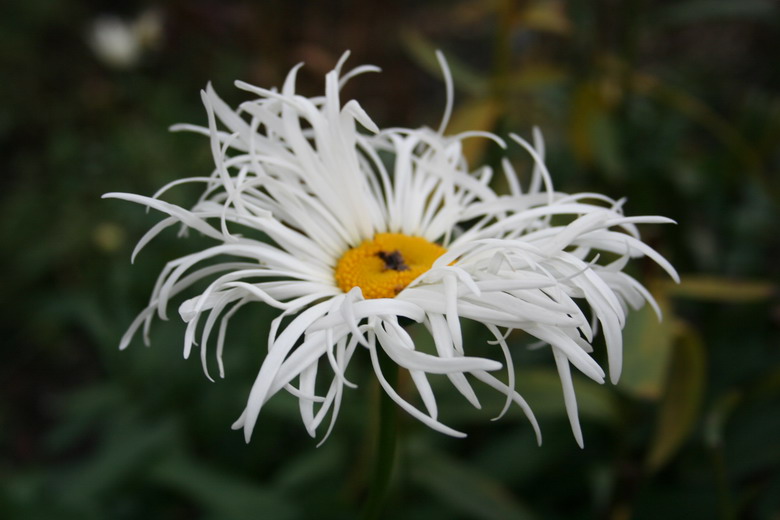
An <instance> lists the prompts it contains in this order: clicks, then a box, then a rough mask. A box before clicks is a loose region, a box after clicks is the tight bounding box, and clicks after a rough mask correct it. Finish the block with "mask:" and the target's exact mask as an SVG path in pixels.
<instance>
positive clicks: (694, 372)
mask: <svg viewBox="0 0 780 520" xmlns="http://www.w3.org/2000/svg"><path fill="white" fill-rule="evenodd" d="M704 383H705V355H704V347H703V345H702V342H701V338H700V337H699V335H698V333H697V332H696V331H695V330H693V329H690V328H687V327H686V328H683V329H682V334H681V336H680V339H679V341H677V342H676V344H675V348H674V349H673V352H672V359H671V363H670V366H669V375H668V378H667V380H666V388H665V391H664V395H663V398H662V399H661V403H660V408H659V413H658V423H657V426H656V431H655V435H654V437H653V441H652V444H651V446H650V450H649V451H648V454H647V459H646V465H647V467H648V468H649V469H650V470H651V471H657V470H658V469H660V468H662V467H663V466H664V465H665V464H666V463H667V462H668V461H669V460H670V459H671V458H672V456H674V454H675V453H676V452H677V450H679V448H680V446H681V445H682V444H683V442H684V441H685V439H687V438H688V436H689V435H690V433H691V431H692V430H693V427H694V425H695V424H696V421H697V419H698V417H699V411H700V407H701V400H702V394H703V392H704Z"/></svg>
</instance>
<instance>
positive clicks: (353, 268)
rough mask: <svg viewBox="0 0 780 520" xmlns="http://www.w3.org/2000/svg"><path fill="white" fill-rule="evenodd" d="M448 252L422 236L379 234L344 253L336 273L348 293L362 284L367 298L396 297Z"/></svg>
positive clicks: (361, 286) (339, 283)
mask: <svg viewBox="0 0 780 520" xmlns="http://www.w3.org/2000/svg"><path fill="white" fill-rule="evenodd" d="M446 252H447V250H446V249H444V248H443V247H441V246H440V245H437V244H433V243H431V242H428V241H427V240H425V239H424V238H422V237H410V236H407V235H403V234H401V233H378V234H377V235H375V236H374V238H373V240H365V241H363V243H362V244H360V245H359V246H357V247H353V248H352V249H350V250H349V251H347V252H346V253H344V256H342V257H341V258H340V259H339V261H338V264H336V271H335V273H334V275H335V277H336V283H337V284H338V286H339V287H340V288H341V290H342V291H344V292H348V291H349V290H350V289H352V288H353V287H360V288H361V289H362V291H363V297H364V298H393V297H395V296H396V295H397V294H398V293H399V292H401V291H403V290H404V288H406V286H407V285H409V284H410V283H412V281H413V280H414V279H415V278H417V277H418V276H420V275H421V274H423V273H424V272H425V271H427V270H428V269H430V268H431V266H432V265H433V262H434V261H435V260H436V259H437V258H439V257H440V256H441V255H443V254H444V253H446Z"/></svg>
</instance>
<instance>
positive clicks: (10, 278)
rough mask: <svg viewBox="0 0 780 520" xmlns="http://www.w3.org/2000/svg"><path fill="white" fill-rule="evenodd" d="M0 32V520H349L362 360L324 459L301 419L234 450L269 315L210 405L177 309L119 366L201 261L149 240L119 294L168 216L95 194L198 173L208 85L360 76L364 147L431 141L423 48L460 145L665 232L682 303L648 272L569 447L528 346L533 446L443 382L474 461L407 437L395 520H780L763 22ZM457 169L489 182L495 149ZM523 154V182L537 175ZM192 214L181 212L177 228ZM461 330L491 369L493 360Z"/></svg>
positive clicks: (350, 8) (773, 101)
mask: <svg viewBox="0 0 780 520" xmlns="http://www.w3.org/2000/svg"><path fill="white" fill-rule="evenodd" d="M149 7H155V8H156V9H157V12H158V14H159V15H160V16H161V19H162V32H161V34H160V37H159V39H158V40H157V41H156V42H153V44H150V45H149V46H147V47H146V48H145V49H144V52H143V54H142V56H141V59H140V61H139V62H138V63H137V64H135V65H134V66H131V67H126V68H116V67H112V66H110V65H109V64H107V63H105V62H103V61H100V60H99V59H98V58H97V57H96V55H95V54H94V53H93V52H92V50H91V49H90V47H89V45H88V43H87V42H88V37H87V34H88V31H89V27H90V24H91V23H92V22H93V20H94V19H95V17H96V16H98V15H100V14H105V13H112V14H116V15H119V16H122V17H125V18H126V19H128V20H130V19H132V18H134V17H135V16H137V15H138V14H139V13H141V12H142V11H144V10H145V9H147V8H149ZM0 14H1V15H2V16H0V70H1V71H2V80H1V81H0V147H1V150H0V152H1V153H0V161H1V162H0V165H1V166H2V169H1V170H0V190H1V191H0V245H1V247H2V248H3V249H2V254H0V273H2V281H1V285H0V302H1V303H0V304H1V305H2V313H0V332H2V335H0V338H2V364H0V396H1V397H0V445H1V446H2V449H1V451H0V517H2V518H5V519H35V518H41V519H48V518H56V519H69V518H74V519H93V518H94V519H102V518H111V519H136V518H152V519H191V518H203V519H244V518H271V519H287V518H345V519H346V518H353V517H355V516H356V515H357V512H358V511H359V510H360V504H361V503H362V502H363V501H364V500H365V497H366V493H367V482H368V475H369V474H370V469H371V454H372V442H373V439H374V438H375V432H374V428H375V427H376V426H375V424H376V414H375V408H376V402H377V395H376V388H375V385H374V384H373V381H372V378H371V373H370V367H369V364H368V363H367V362H366V357H367V356H365V355H364V354H365V353H364V352H359V353H358V356H356V359H355V362H354V364H353V366H351V367H350V371H349V373H348V375H349V376H350V377H352V379H353V380H355V381H356V382H358V383H359V384H360V387H359V389H358V390H354V391H347V394H346V398H345V401H344V406H343V410H342V414H341V416H340V418H339V420H338V423H337V425H336V427H335V429H334V432H333V434H332V436H331V438H330V439H329V440H328V441H327V442H326V443H325V444H324V445H323V446H322V447H320V448H315V445H316V443H317V441H316V440H312V439H310V438H309V437H308V436H307V435H306V433H305V430H304V428H303V426H302V425H301V423H300V420H299V419H298V417H297V406H296V403H295V401H294V400H293V399H291V398H288V397H286V396H280V397H278V398H276V399H274V400H272V401H271V403H269V405H268V407H267V409H264V411H263V413H262V415H261V417H260V422H259V424H258V427H257V429H256V432H255V435H254V438H253V440H252V442H251V444H249V445H245V444H244V442H243V438H242V435H241V433H240V432H232V431H231V430H230V429H229V425H230V424H231V422H232V421H233V420H234V419H235V418H236V417H237V416H238V414H239V413H240V411H241V409H242V408H243V404H244V402H245V399H246V394H247V392H248V389H249V387H250V386H251V383H252V381H253V379H254V376H255V373H256V370H257V368H258V367H259V364H260V362H261V360H262V358H263V352H264V348H265V344H264V338H265V335H266V333H267V328H268V320H269V318H270V317H271V316H272V315H273V313H271V312H270V311H269V310H268V309H266V308H264V307H263V306H262V305H259V304H258V305H254V306H249V307H247V308H245V310H244V312H242V313H240V314H239V315H238V316H237V319H236V320H235V324H234V325H233V327H232V329H231V331H230V333H229V336H228V343H229V344H228V346H227V347H228V348H227V349H226V364H227V378H226V379H225V380H219V381H217V383H210V382H208V381H207V380H206V378H205V377H204V376H203V375H202V373H201V368H200V364H199V362H198V361H197V359H192V360H190V361H187V362H184V361H182V360H181V347H182V343H183V339H182V336H183V329H184V327H183V325H182V323H180V322H179V321H178V317H177V316H175V314H174V312H173V311H174V310H173V309H172V315H173V318H175V319H172V320H171V321H170V322H157V323H155V326H154V327H153V328H152V344H153V347H152V348H151V349H146V348H144V347H143V346H142V342H141V341H140V340H139V339H136V340H135V341H134V342H133V343H132V344H131V347H130V348H129V349H128V350H127V351H125V352H119V351H118V350H117V344H118V341H119V337H120V336H121V334H122V333H123V332H124V330H125V328H126V327H127V326H128V325H129V323H130V322H131V320H132V318H133V317H134V315H135V313H137V312H138V311H139V310H140V309H142V308H143V306H144V305H145V302H146V299H147V298H148V294H149V292H150V290H151V288H152V284H153V282H154V278H155V276H156V274H157V273H158V272H159V270H160V269H161V267H162V266H163V265H164V263H165V262H166V261H167V260H169V259H172V258H175V257H176V256H179V255H182V254H185V253H186V252H189V251H193V250H195V249H197V248H198V247H202V246H203V244H204V243H206V242H205V241H204V240H202V239H200V238H198V237H194V236H193V237H190V239H188V240H179V239H176V237H175V235H174V234H173V233H171V234H165V235H163V236H162V237H160V238H158V239H157V240H156V241H155V242H153V243H152V244H151V245H150V246H149V247H148V248H147V249H146V250H145V251H144V252H143V253H142V254H141V256H140V257H139V259H138V260H137V261H136V265H135V266H132V267H131V266H130V264H129V255H130V252H131V250H132V247H133V244H134V242H135V241H136V240H137V239H138V238H140V237H141V235H142V234H143V232H144V231H145V230H146V229H147V228H148V227H149V226H150V225H152V224H153V223H154V222H156V221H157V219H158V217H159V216H158V215H153V214H150V215H147V214H145V213H144V211H143V209H142V208H140V207H138V206H135V205H133V204H129V203H124V202H120V201H105V200H101V199H100V195H101V194H102V193H104V192H108V191H130V192H136V193H141V194H146V195H150V194H152V193H153V192H154V191H155V190H156V189H157V188H158V187H159V186H161V185H162V184H164V183H165V182H168V181H170V180H173V179H176V178H179V177H183V176H191V175H204V174H208V172H209V171H210V169H211V161H210V154H209V151H208V146H207V143H206V141H205V139H204V138H201V137H198V136H193V135H184V134H170V133H168V132H167V127H168V126H169V125H171V124H174V123H177V122H192V123H201V124H202V123H204V122H205V115H204V111H203V109H202V107H201V105H200V97H199V95H198V90H199V89H200V88H202V87H203V86H204V85H205V84H206V82H207V81H212V82H213V83H214V85H215V88H216V89H217V91H218V92H220V93H221V95H222V96H223V97H224V98H225V99H227V100H228V101H229V102H231V103H233V104H235V103H238V102H240V101H242V100H244V99H247V98H246V96H245V95H244V94H243V93H241V92H239V91H237V90H236V89H234V88H233V86H232V82H233V80H234V79H243V80H246V81H249V82H253V83H256V84H259V85H261V86H272V85H280V84H281V82H282V80H283V78H284V75H285V73H286V71H287V70H289V68H290V67H291V66H293V65H294V64H295V63H297V62H298V61H305V62H306V64H307V65H306V67H305V68H304V69H303V71H302V72H301V74H300V79H299V87H300V90H301V92H303V93H305V94H309V95H311V94H316V93H318V92H320V91H321V89H322V87H323V80H322V78H323V75H324V73H325V72H327V71H328V70H329V69H330V67H332V66H333V65H334V64H335V61H336V60H337V58H338V56H339V55H340V54H341V53H342V51H344V50H345V49H351V50H352V51H353V57H352V59H351V60H350V63H352V64H354V65H357V64H361V63H373V64H376V65H379V66H381V67H382V68H383V69H384V73H383V74H382V75H369V76H365V77H362V78H358V79H356V80H355V81H354V82H352V83H350V85H349V86H348V87H347V89H346V92H345V97H355V98H357V99H358V100H359V101H360V102H361V103H362V105H363V106H364V107H365V108H366V110H367V111H368V112H369V114H371V115H372V117H373V118H374V120H375V121H376V122H377V123H378V124H379V125H380V126H396V125H404V126H415V127H416V126H420V125H429V126H434V127H435V126H436V125H438V122H439V119H440V117H441V113H442V109H443V106H444V88H443V84H442V81H441V76H440V72H439V71H438V69H437V67H436V65H435V59H434V54H433V51H434V49H436V48H440V49H442V50H443V51H444V52H445V53H446V55H447V57H448V59H449V60H450V65H451V67H452V69H453V74H454V76H455V82H456V111H455V118H454V121H453V124H452V125H451V130H453V131H455V130H459V129H466V128H469V129H474V128H480V129H486V130H492V131H495V132H497V133H499V134H501V135H505V134H506V133H508V132H510V131H514V132H517V133H519V134H521V135H523V136H526V137H528V136H530V133H531V127H532V126H533V125H539V126H540V127H541V129H542V130H543V132H544V133H545V136H546V138H547V140H548V150H549V154H548V162H549V165H550V168H551V170H552V172H553V176H554V178H555V180H556V185H557V188H558V189H560V190H563V191H568V192H576V191H585V190H587V191H599V192H603V193H606V194H607V195H610V196H612V197H615V198H618V197H622V196H627V197H628V203H627V205H626V210H627V212H628V213H629V214H662V215H666V216H669V217H672V218H674V219H675V220H677V222H678V225H676V226H648V227H646V228H645V229H644V232H645V236H646V239H647V241H648V242H649V243H651V244H652V245H653V246H654V247H656V248H657V249H659V250H660V251H661V252H662V253H663V254H664V255H666V257H667V258H669V259H670V260H671V261H672V262H673V263H674V264H675V265H676V266H677V268H678V269H679V270H680V272H681V273H682V274H683V283H682V284H681V285H680V286H674V285H673V284H671V283H670V282H669V281H668V280H666V279H665V277H664V276H663V274H662V273H661V272H660V270H659V269H658V268H657V267H655V266H653V265H652V264H651V263H649V262H646V263H641V262H640V263H638V264H636V265H635V266H633V268H632V269H633V270H632V273H633V274H634V275H636V276H638V277H639V278H640V279H641V280H642V281H643V282H645V283H646V284H647V285H648V287H649V288H650V289H651V290H652V291H653V292H654V294H656V295H657V296H658V297H659V300H660V301H661V303H662V304H663V306H664V308H665V312H666V315H665V320H664V322H663V324H662V325H658V324H657V322H655V320H654V318H652V316H651V315H650V314H649V313H648V312H645V311H642V312H640V313H637V314H635V315H633V316H632V318H631V320H630V321H629V324H628V327H627V330H626V338H627V344H626V370H625V374H624V377H623V380H622V381H621V383H620V385H618V386H617V387H612V386H611V385H606V386H604V387H600V386H598V385H595V384H592V383H590V382H588V381H586V380H584V379H581V378H580V379H577V380H576V383H575V384H576V386H577V390H578V398H579V400H580V408H581V417H582V421H583V429H584V433H585V449H584V450H580V449H579V448H577V446H576V444H575V442H574V440H573V438H572V436H571V433H570V431H569V427H568V423H567V421H566V418H565V414H564V412H563V406H562V398H561V395H560V388H559V384H558V381H557V376H556V374H555V372H554V367H553V363H552V360H551V359H550V356H549V353H547V352H545V351H538V352H532V353H528V352H525V351H524V348H523V345H524V344H525V342H526V339H527V338H524V337H522V336H521V335H513V336H512V337H511V338H510V340H511V342H512V347H513V351H514V352H515V355H516V364H517V368H518V370H517V372H518V388H519V389H520V391H521V392H522V393H523V394H524V395H526V396H527V397H528V400H529V401H530V403H531V405H532V406H533V407H534V409H535V410H536V411H537V413H538V416H539V420H540V423H541V426H542V429H543V433H544V444H543V445H542V447H537V446H536V444H535V442H534V440H533V436H532V432H531V429H530V427H529V426H528V424H527V423H526V422H525V420H524V419H523V418H522V416H521V414H520V412H519V411H517V410H512V411H511V412H510V413H509V414H508V415H507V416H506V417H504V418H503V419H502V420H501V421H498V422H491V421H490V420H489V419H490V418H492V417H493V416H494V415H495V414H496V413H498V411H499V410H500V408H501V406H502V403H503V401H502V400H501V399H500V398H499V396H496V395H493V394H491V393H490V392H484V393H483V394H480V395H481V397H483V400H484V405H485V406H484V409H483V410H482V411H477V410H473V409H471V408H470V406H469V405H468V404H467V403H466V402H465V401H463V400H462V399H459V398H458V396H455V395H453V393H452V392H451V391H449V390H447V385H446V384H439V383H441V382H439V381H437V384H439V386H440V387H441V388H440V389H439V390H437V396H438V397H439V398H440V400H441V408H442V412H441V418H442V420H443V421H444V422H446V423H448V424H451V425H453V426H454V427H457V428H461V429H463V430H465V431H466V432H468V433H469V437H468V439H466V440H454V439H450V438H447V437H444V436H442V435H439V434H436V433H434V432H431V431H428V430H427V429H426V428H425V427H424V426H422V425H420V424H419V423H417V422H415V421H413V420H411V419H409V418H408V417H407V416H405V415H402V416H401V445H400V447H399V452H398V457H397V465H396V469H397V470H396V472H395V475H394V480H393V483H392V488H391V494H390V499H389V501H388V505H387V507H388V512H387V515H386V516H387V518H410V519H433V518H442V519H444V518H447V519H460V518H464V519H466V518H478V519H509V518H537V519H559V518H560V519H572V518H583V519H585V518H604V519H614V520H623V519H629V518H636V519H657V518H687V519H690V520H694V519H712V518H724V519H728V518H748V519H751V518H755V519H764V518H771V519H778V518H780V476H779V475H778V467H780V440H779V439H780V364H779V362H780V350H779V346H780V341H779V339H778V323H779V322H780V304H779V303H778V297H777V294H778V292H777V282H778V279H779V277H778V273H779V271H780V268H779V267H778V264H780V247H779V246H780V241H779V240H778V236H779V233H778V224H780V222H779V221H778V205H777V203H778V197H779V194H780V181H779V180H778V175H777V174H778V167H780V153H779V150H780V148H779V147H778V144H780V139H779V138H780V96H779V94H780V92H779V91H778V86H780V66H778V57H777V53H778V49H780V7H778V4H777V3H776V2H772V1H757V0H742V1H740V2H736V1H730V0H711V1H701V0H685V1H679V2H677V1H660V0H629V1H618V0H613V1H606V0H602V1H596V2H588V1H585V0H581V1H571V2H563V1H552V0H550V1H541V0H540V1H535V2H532V1H526V2H509V1H499V0H495V1H485V2H475V1H465V0H464V1H460V2H412V1H401V2H381V3H380V2H377V3H374V2H365V1H364V2H358V1H353V2H315V1H311V2H304V1H288V2H281V1H279V2H256V3H252V2H226V3H223V2H217V1H200V0H196V1H191V2H187V1H174V2H170V3H160V4H156V5H152V4H146V3H141V2H139V3H133V2H116V3H111V5H110V7H109V6H108V4H105V5H104V4H101V3H100V2H68V1H62V2H54V1H45V0H27V1H24V2H21V1H19V2H6V3H4V4H3V6H2V7H0ZM467 153H468V154H469V157H470V158H471V159H472V160H474V161H480V162H488V163H492V164H496V161H497V158H498V157H497V155H496V153H497V151H496V150H495V149H494V148H493V147H480V146H471V147H469V148H468V150H467ZM510 155H511V157H512V158H513V160H516V164H518V168H519V169H520V170H519V171H520V172H521V174H522V175H527V173H528V171H527V170H528V161H527V158H524V157H523V156H522V154H521V153H519V152H518V151H517V150H513V151H512V152H511V154H510ZM475 164H476V163H475ZM195 196H196V194H195V193H193V192H192V191H189V190H187V189H179V190H175V191H173V192H171V194H170V197H169V200H171V201H173V202H176V203H179V204H184V205H189V204H192V203H193V202H194V197H195ZM465 330H466V334H467V335H468V337H467V341H468V345H469V348H471V349H472V352H478V351H479V349H481V348H483V347H482V345H483V340H484V336H483V335H482V334H481V332H480V331H479V329H478V328H474V327H468V326H467V327H466V329H465ZM600 347H601V345H597V350H598V349H600ZM484 348H485V349H488V348H489V347H487V346H485V347H484ZM599 355H600V354H599ZM195 357H197V356H195ZM212 369H214V367H212ZM401 385H402V387H403V386H404V385H408V382H405V381H404V380H402V381H401ZM406 388H408V386H407V387H406ZM437 388H438V387H437Z"/></svg>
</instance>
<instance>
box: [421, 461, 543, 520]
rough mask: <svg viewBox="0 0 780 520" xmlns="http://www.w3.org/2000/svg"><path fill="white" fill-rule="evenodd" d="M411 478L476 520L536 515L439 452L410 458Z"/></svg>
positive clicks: (499, 486) (496, 485) (501, 488)
mask: <svg viewBox="0 0 780 520" xmlns="http://www.w3.org/2000/svg"><path fill="white" fill-rule="evenodd" d="M412 460H413V464H412V466H411V468H410V471H411V478H412V480H414V481H415V482H416V483H417V484H418V485H419V486H421V487H423V488H425V489H427V490H428V491H430V492H431V493H433V494H434V495H436V496H437V497H438V498H439V500H441V501H442V502H443V503H446V504H448V505H449V506H450V507H451V508H455V509H457V510H458V511H460V512H463V513H465V514H466V515H468V518H474V519H475V520H511V519H514V520H532V519H533V518H535V516H534V515H533V514H532V513H531V511H530V510H528V508H527V507H526V506H525V505H523V504H522V503H520V502H519V501H518V500H517V499H516V498H515V497H513V496H512V493H511V492H510V491H509V490H508V489H507V488H506V487H504V485H502V484H501V483H500V482H498V481H496V480H493V479H492V478H490V477H489V476H487V475H484V474H482V473H479V472H478V471H476V470H475V469H474V468H472V467H469V466H466V465H464V464H462V463H461V462H459V461H458V460H456V459H454V458H450V457H448V456H446V455H444V454H441V453H437V454H434V453H431V452H430V451H428V450H426V451H421V452H420V453H415V454H414V455H413V457H412Z"/></svg>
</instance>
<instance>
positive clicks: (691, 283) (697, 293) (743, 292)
mask: <svg viewBox="0 0 780 520" xmlns="http://www.w3.org/2000/svg"><path fill="white" fill-rule="evenodd" d="M665 289H666V291H667V293H668V294H669V296H678V297H681V298H691V299H694V300H709V301H719V302H726V303H746V302H754V301H761V300H765V299H767V298H770V297H771V296H772V295H773V294H777V286H776V285H774V284H772V283H770V282H766V281H761V280H736V279H731V278H719V277H717V276H705V275H684V276H682V280H681V282H680V284H679V285H677V284H671V283H669V284H668V285H667V286H666V287H665Z"/></svg>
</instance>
